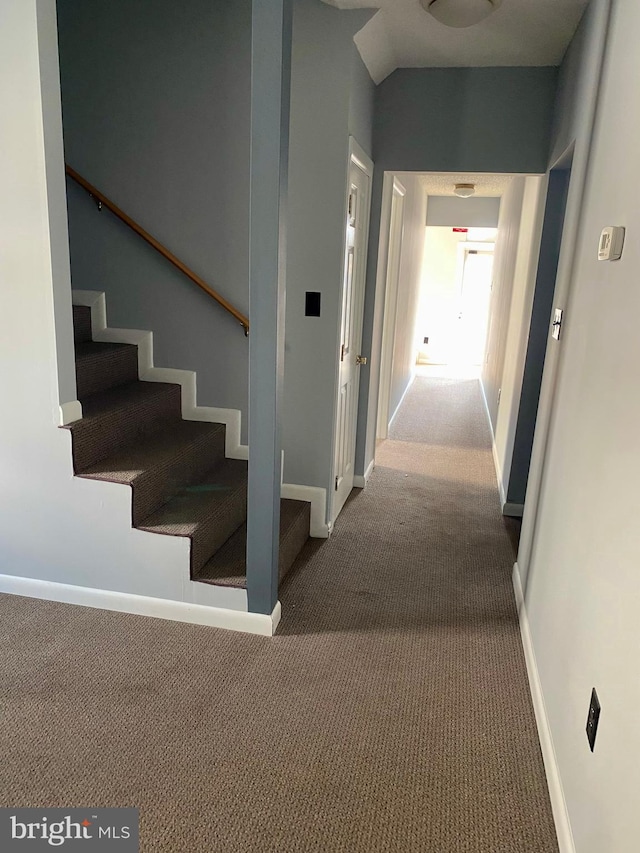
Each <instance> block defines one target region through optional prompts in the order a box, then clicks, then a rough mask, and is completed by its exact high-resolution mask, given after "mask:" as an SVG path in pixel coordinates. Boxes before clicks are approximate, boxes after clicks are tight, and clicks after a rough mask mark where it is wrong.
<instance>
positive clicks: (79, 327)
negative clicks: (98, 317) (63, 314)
mask: <svg viewBox="0 0 640 853" xmlns="http://www.w3.org/2000/svg"><path fill="white" fill-rule="evenodd" d="M73 339H74V341H75V342H76V343H77V344H79V343H83V342H84V341H90V340H91V308H88V307H86V306H85V305H74V306H73Z"/></svg>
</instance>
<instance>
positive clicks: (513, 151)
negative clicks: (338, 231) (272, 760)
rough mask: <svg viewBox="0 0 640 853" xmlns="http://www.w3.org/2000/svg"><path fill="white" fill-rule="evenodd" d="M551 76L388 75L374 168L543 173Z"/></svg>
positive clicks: (518, 71)
mask: <svg viewBox="0 0 640 853" xmlns="http://www.w3.org/2000/svg"><path fill="white" fill-rule="evenodd" d="M557 72H558V70H557V68H401V69H398V70H397V71H394V73H393V74H391V75H390V76H389V77H387V79H386V80H384V81H383V82H382V83H381V84H380V85H379V86H378V90H377V97H376V119H375V144H374V158H375V161H376V164H379V165H380V166H381V167H382V168H383V169H391V170H396V171H397V170H405V171H425V170H428V171H436V172H456V171H477V172H544V171H545V169H546V167H547V155H548V150H549V131H550V128H551V121H552V115H553V112H552V111H553V102H554V97H555V90H556V81H557ZM425 164H428V165H425ZM462 164H472V165H468V166H463V165H462Z"/></svg>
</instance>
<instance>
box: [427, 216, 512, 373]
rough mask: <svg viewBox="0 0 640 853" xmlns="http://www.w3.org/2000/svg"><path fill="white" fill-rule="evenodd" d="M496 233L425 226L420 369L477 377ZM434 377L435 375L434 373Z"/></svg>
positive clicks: (485, 332)
mask: <svg viewBox="0 0 640 853" xmlns="http://www.w3.org/2000/svg"><path fill="white" fill-rule="evenodd" d="M496 233H497V229H495V228H482V229H475V228H472V229H469V228H464V227H452V228H448V227H445V226H433V225H431V226H427V228H426V230H425V246H424V261H423V269H422V280H421V291H420V304H419V308H418V316H417V326H416V338H417V343H418V353H417V357H416V364H418V365H424V366H429V367H431V368H435V367H438V368H440V372H443V373H446V372H447V370H446V368H450V370H451V371H452V372H466V373H471V374H475V375H478V374H479V371H480V367H481V365H482V361H483V359H484V351H485V344H486V336H487V324H488V319H489V303H490V298H491V284H492V274H493V256H494V248H495V237H496ZM431 372H435V371H431Z"/></svg>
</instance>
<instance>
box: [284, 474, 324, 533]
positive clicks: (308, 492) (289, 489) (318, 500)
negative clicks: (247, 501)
mask: <svg viewBox="0 0 640 853" xmlns="http://www.w3.org/2000/svg"><path fill="white" fill-rule="evenodd" d="M280 497H282V498H288V499H289V500H294V501H308V502H309V503H310V504H311V521H310V524H309V536H311V538H312V539H328V538H329V534H330V533H331V530H330V527H329V525H328V524H327V521H326V512H327V490H326V489H321V488H320V487H319V486H299V485H297V484H296V483H283V484H282V486H281V487H280Z"/></svg>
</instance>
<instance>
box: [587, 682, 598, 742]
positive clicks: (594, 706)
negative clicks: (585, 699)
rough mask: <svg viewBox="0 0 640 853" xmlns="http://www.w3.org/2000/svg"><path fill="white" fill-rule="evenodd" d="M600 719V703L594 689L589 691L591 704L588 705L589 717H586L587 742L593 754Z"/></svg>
mask: <svg viewBox="0 0 640 853" xmlns="http://www.w3.org/2000/svg"><path fill="white" fill-rule="evenodd" d="M599 719H600V701H599V700H598V694H597V693H596V688H595V687H594V688H593V690H592V691H591V702H590V703H589V716H588V717H587V740H588V741H589V746H590V747H591V752H593V750H594V748H595V745H596V732H597V731H598V720H599Z"/></svg>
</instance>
